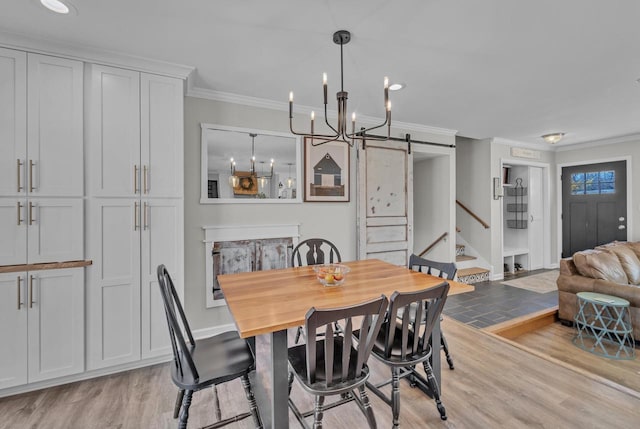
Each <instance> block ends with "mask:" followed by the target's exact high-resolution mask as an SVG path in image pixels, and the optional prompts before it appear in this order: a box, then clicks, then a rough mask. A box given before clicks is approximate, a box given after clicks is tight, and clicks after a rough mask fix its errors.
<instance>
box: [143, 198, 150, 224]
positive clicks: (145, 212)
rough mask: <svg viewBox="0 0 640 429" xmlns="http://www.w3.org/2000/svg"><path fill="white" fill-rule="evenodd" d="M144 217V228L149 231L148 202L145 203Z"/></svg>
mask: <svg viewBox="0 0 640 429" xmlns="http://www.w3.org/2000/svg"><path fill="white" fill-rule="evenodd" d="M143 217H144V221H143V224H142V225H143V228H144V229H145V230H146V229H149V203H148V202H146V201H145V202H144V212H143Z"/></svg>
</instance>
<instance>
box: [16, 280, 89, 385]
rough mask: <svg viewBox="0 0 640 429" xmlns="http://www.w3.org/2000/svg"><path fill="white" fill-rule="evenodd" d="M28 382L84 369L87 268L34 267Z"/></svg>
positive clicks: (29, 303)
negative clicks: (41, 268) (50, 268)
mask: <svg viewBox="0 0 640 429" xmlns="http://www.w3.org/2000/svg"><path fill="white" fill-rule="evenodd" d="M27 274H28V279H27V283H28V285H27V289H28V297H27V307H28V308H29V310H28V312H27V314H28V326H29V334H28V337H29V383H33V382H36V381H42V380H47V379H50V378H55V377H62V376H65V375H71V374H78V373H80V372H83V371H84V268H69V269H61V270H43V271H31V272H29V273H27Z"/></svg>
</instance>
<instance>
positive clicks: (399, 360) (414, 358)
mask: <svg viewBox="0 0 640 429" xmlns="http://www.w3.org/2000/svg"><path fill="white" fill-rule="evenodd" d="M387 324H388V322H385V323H383V325H382V328H381V329H380V332H379V333H378V336H377V337H376V340H375V342H374V344H373V349H372V350H371V353H372V354H373V355H374V356H375V357H376V358H377V359H379V360H381V361H383V362H385V363H387V364H388V365H392V366H401V367H405V366H409V365H416V364H418V363H420V362H423V361H424V360H426V359H429V357H430V356H431V347H430V346H429V345H427V347H426V348H425V350H423V351H420V352H417V353H411V354H407V356H404V357H403V356H402V329H401V325H400V324H399V323H398V322H396V331H395V334H394V337H393V343H392V344H391V353H390V354H389V356H388V357H385V346H384V344H385V339H386V331H387ZM353 335H354V337H356V338H358V340H359V339H360V337H359V335H360V332H359V331H355V332H354V333H353ZM413 340H414V335H413V332H411V331H410V332H409V335H408V338H407V342H408V343H409V344H411V343H413ZM419 341H422V340H419ZM418 349H419V350H420V349H422V347H419V348H418Z"/></svg>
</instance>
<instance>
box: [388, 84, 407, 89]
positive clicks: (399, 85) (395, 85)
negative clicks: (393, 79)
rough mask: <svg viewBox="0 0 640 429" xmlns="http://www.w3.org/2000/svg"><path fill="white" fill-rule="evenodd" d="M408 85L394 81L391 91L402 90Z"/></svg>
mask: <svg viewBox="0 0 640 429" xmlns="http://www.w3.org/2000/svg"><path fill="white" fill-rule="evenodd" d="M406 86H407V85H406V84H404V83H392V84H391V85H389V91H400V90H401V89H404V88H405V87H406Z"/></svg>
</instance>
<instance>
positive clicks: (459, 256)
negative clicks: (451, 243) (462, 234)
mask: <svg viewBox="0 0 640 429" xmlns="http://www.w3.org/2000/svg"><path fill="white" fill-rule="evenodd" d="M475 259H476V257H475V256H469V255H466V254H465V246H464V245H462V244H456V266H457V267H458V273H457V278H458V281H459V282H460V283H466V284H474V283H479V282H484V281H488V280H490V279H489V270H487V269H486V268H482V267H473V266H470V265H473V264H474V262H473V261H474V260H475Z"/></svg>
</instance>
